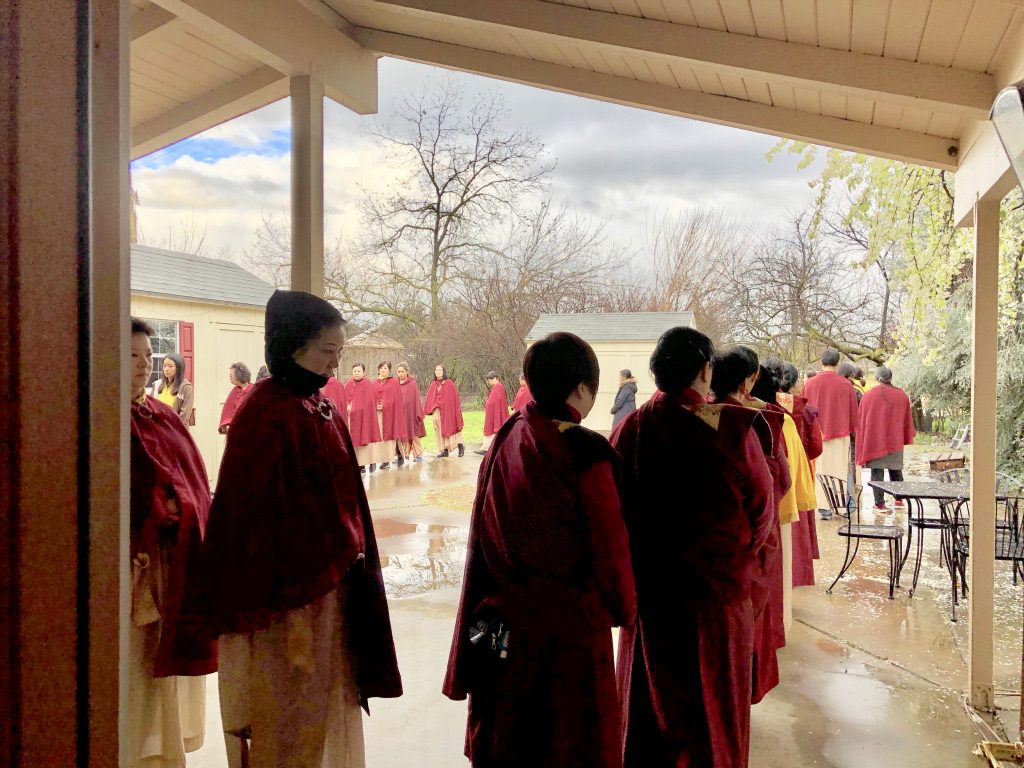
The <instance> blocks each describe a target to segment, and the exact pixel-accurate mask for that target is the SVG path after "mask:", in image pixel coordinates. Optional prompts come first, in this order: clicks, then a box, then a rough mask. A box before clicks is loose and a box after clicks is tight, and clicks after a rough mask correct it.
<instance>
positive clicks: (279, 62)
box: [154, 0, 377, 115]
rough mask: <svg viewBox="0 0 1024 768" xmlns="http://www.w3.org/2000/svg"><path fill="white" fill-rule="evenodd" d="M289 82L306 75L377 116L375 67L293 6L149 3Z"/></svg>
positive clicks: (240, 0)
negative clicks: (268, 67) (292, 78)
mask: <svg viewBox="0 0 1024 768" xmlns="http://www.w3.org/2000/svg"><path fill="white" fill-rule="evenodd" d="M154 1H155V3H156V4H157V5H159V6H160V7H161V8H163V9H164V10H166V11H169V12H171V13H173V14H174V15H176V16H179V17H180V18H182V19H184V20H185V21H186V22H187V23H188V24H190V25H192V26H194V27H198V28H199V29H202V30H204V31H206V32H208V33H209V34H211V35H214V36H216V37H218V38H220V39H221V40H223V41H224V42H225V43H227V44H229V45H230V46H231V47H232V48H235V49H237V50H239V51H242V52H243V53H246V54H248V55H250V56H252V57H253V58H256V59H259V60H260V61H262V62H263V63H264V64H266V65H268V66H271V67H273V68H274V69H276V70H278V71H279V72H281V73H282V74H284V75H288V76H289V77H300V76H304V75H308V76H310V77H315V78H316V79H318V80H320V81H321V82H322V83H323V84H324V91H325V93H326V95H327V96H329V97H331V98H332V99H334V100H335V101H338V102H340V103H341V104H344V105H345V106H346V107H348V108H349V109H351V110H353V111H354V112H357V113H358V114H361V115H365V114H371V113H373V112H376V111H377V61H376V59H375V57H374V56H373V55H372V54H370V53H369V52H367V51H365V50H363V49H362V48H361V47H360V46H359V44H358V43H356V42H355V41H354V40H352V38H351V37H349V36H348V35H347V34H345V31H343V30H342V29H339V28H337V27H336V26H333V25H332V24H330V23H328V22H327V21H325V19H324V18H322V17H321V16H320V15H319V14H316V13H313V12H312V11H310V10H309V9H308V8H306V7H305V6H304V5H302V4H301V3H299V2H294V0H154Z"/></svg>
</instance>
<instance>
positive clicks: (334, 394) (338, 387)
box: [320, 376, 348, 421]
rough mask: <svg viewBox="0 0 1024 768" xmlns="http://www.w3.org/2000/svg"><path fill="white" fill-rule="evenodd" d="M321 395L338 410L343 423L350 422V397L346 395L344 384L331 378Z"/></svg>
mask: <svg viewBox="0 0 1024 768" xmlns="http://www.w3.org/2000/svg"><path fill="white" fill-rule="evenodd" d="M320 394H321V395H323V396H324V397H326V398H328V399H329V400H330V401H331V402H332V403H334V407H335V408H337V409H338V413H340V414H341V418H342V420H343V421H348V418H347V417H348V407H347V406H348V396H347V395H346V394H345V385H344V384H342V383H341V382H340V381H338V379H337V378H335V377H334V376H331V377H330V378H329V379H327V383H326V384H324V387H323V389H321V390H320Z"/></svg>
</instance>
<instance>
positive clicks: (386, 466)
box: [380, 461, 391, 469]
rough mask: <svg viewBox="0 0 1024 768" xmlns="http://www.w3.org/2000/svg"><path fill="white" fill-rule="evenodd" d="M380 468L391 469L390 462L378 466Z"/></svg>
mask: <svg viewBox="0 0 1024 768" xmlns="http://www.w3.org/2000/svg"><path fill="white" fill-rule="evenodd" d="M380 468H381V469H391V462H390V461H385V462H384V463H383V464H381V465H380Z"/></svg>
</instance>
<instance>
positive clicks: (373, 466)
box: [370, 464, 377, 472]
mask: <svg viewBox="0 0 1024 768" xmlns="http://www.w3.org/2000/svg"><path fill="white" fill-rule="evenodd" d="M376 469H377V465H376V464H371V465H370V471H371V472H373V471H374V470H376Z"/></svg>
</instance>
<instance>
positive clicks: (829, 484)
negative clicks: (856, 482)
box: [818, 474, 863, 523]
mask: <svg viewBox="0 0 1024 768" xmlns="http://www.w3.org/2000/svg"><path fill="white" fill-rule="evenodd" d="M818 482H819V483H821V489H822V490H823V491H824V492H825V498H826V499H828V505H829V507H830V508H831V509H832V512H833V514H838V515H844V516H845V515H846V513H847V506H846V481H845V480H843V479H842V478H838V477H834V476H832V475H822V474H819V475H818ZM861 491H863V489H862V488H860V487H858V488H857V494H856V499H855V500H854V501H855V502H856V503H855V506H856V508H857V517H856V520H853V519H851V520H850V522H857V523H859V522H860V494H861Z"/></svg>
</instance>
